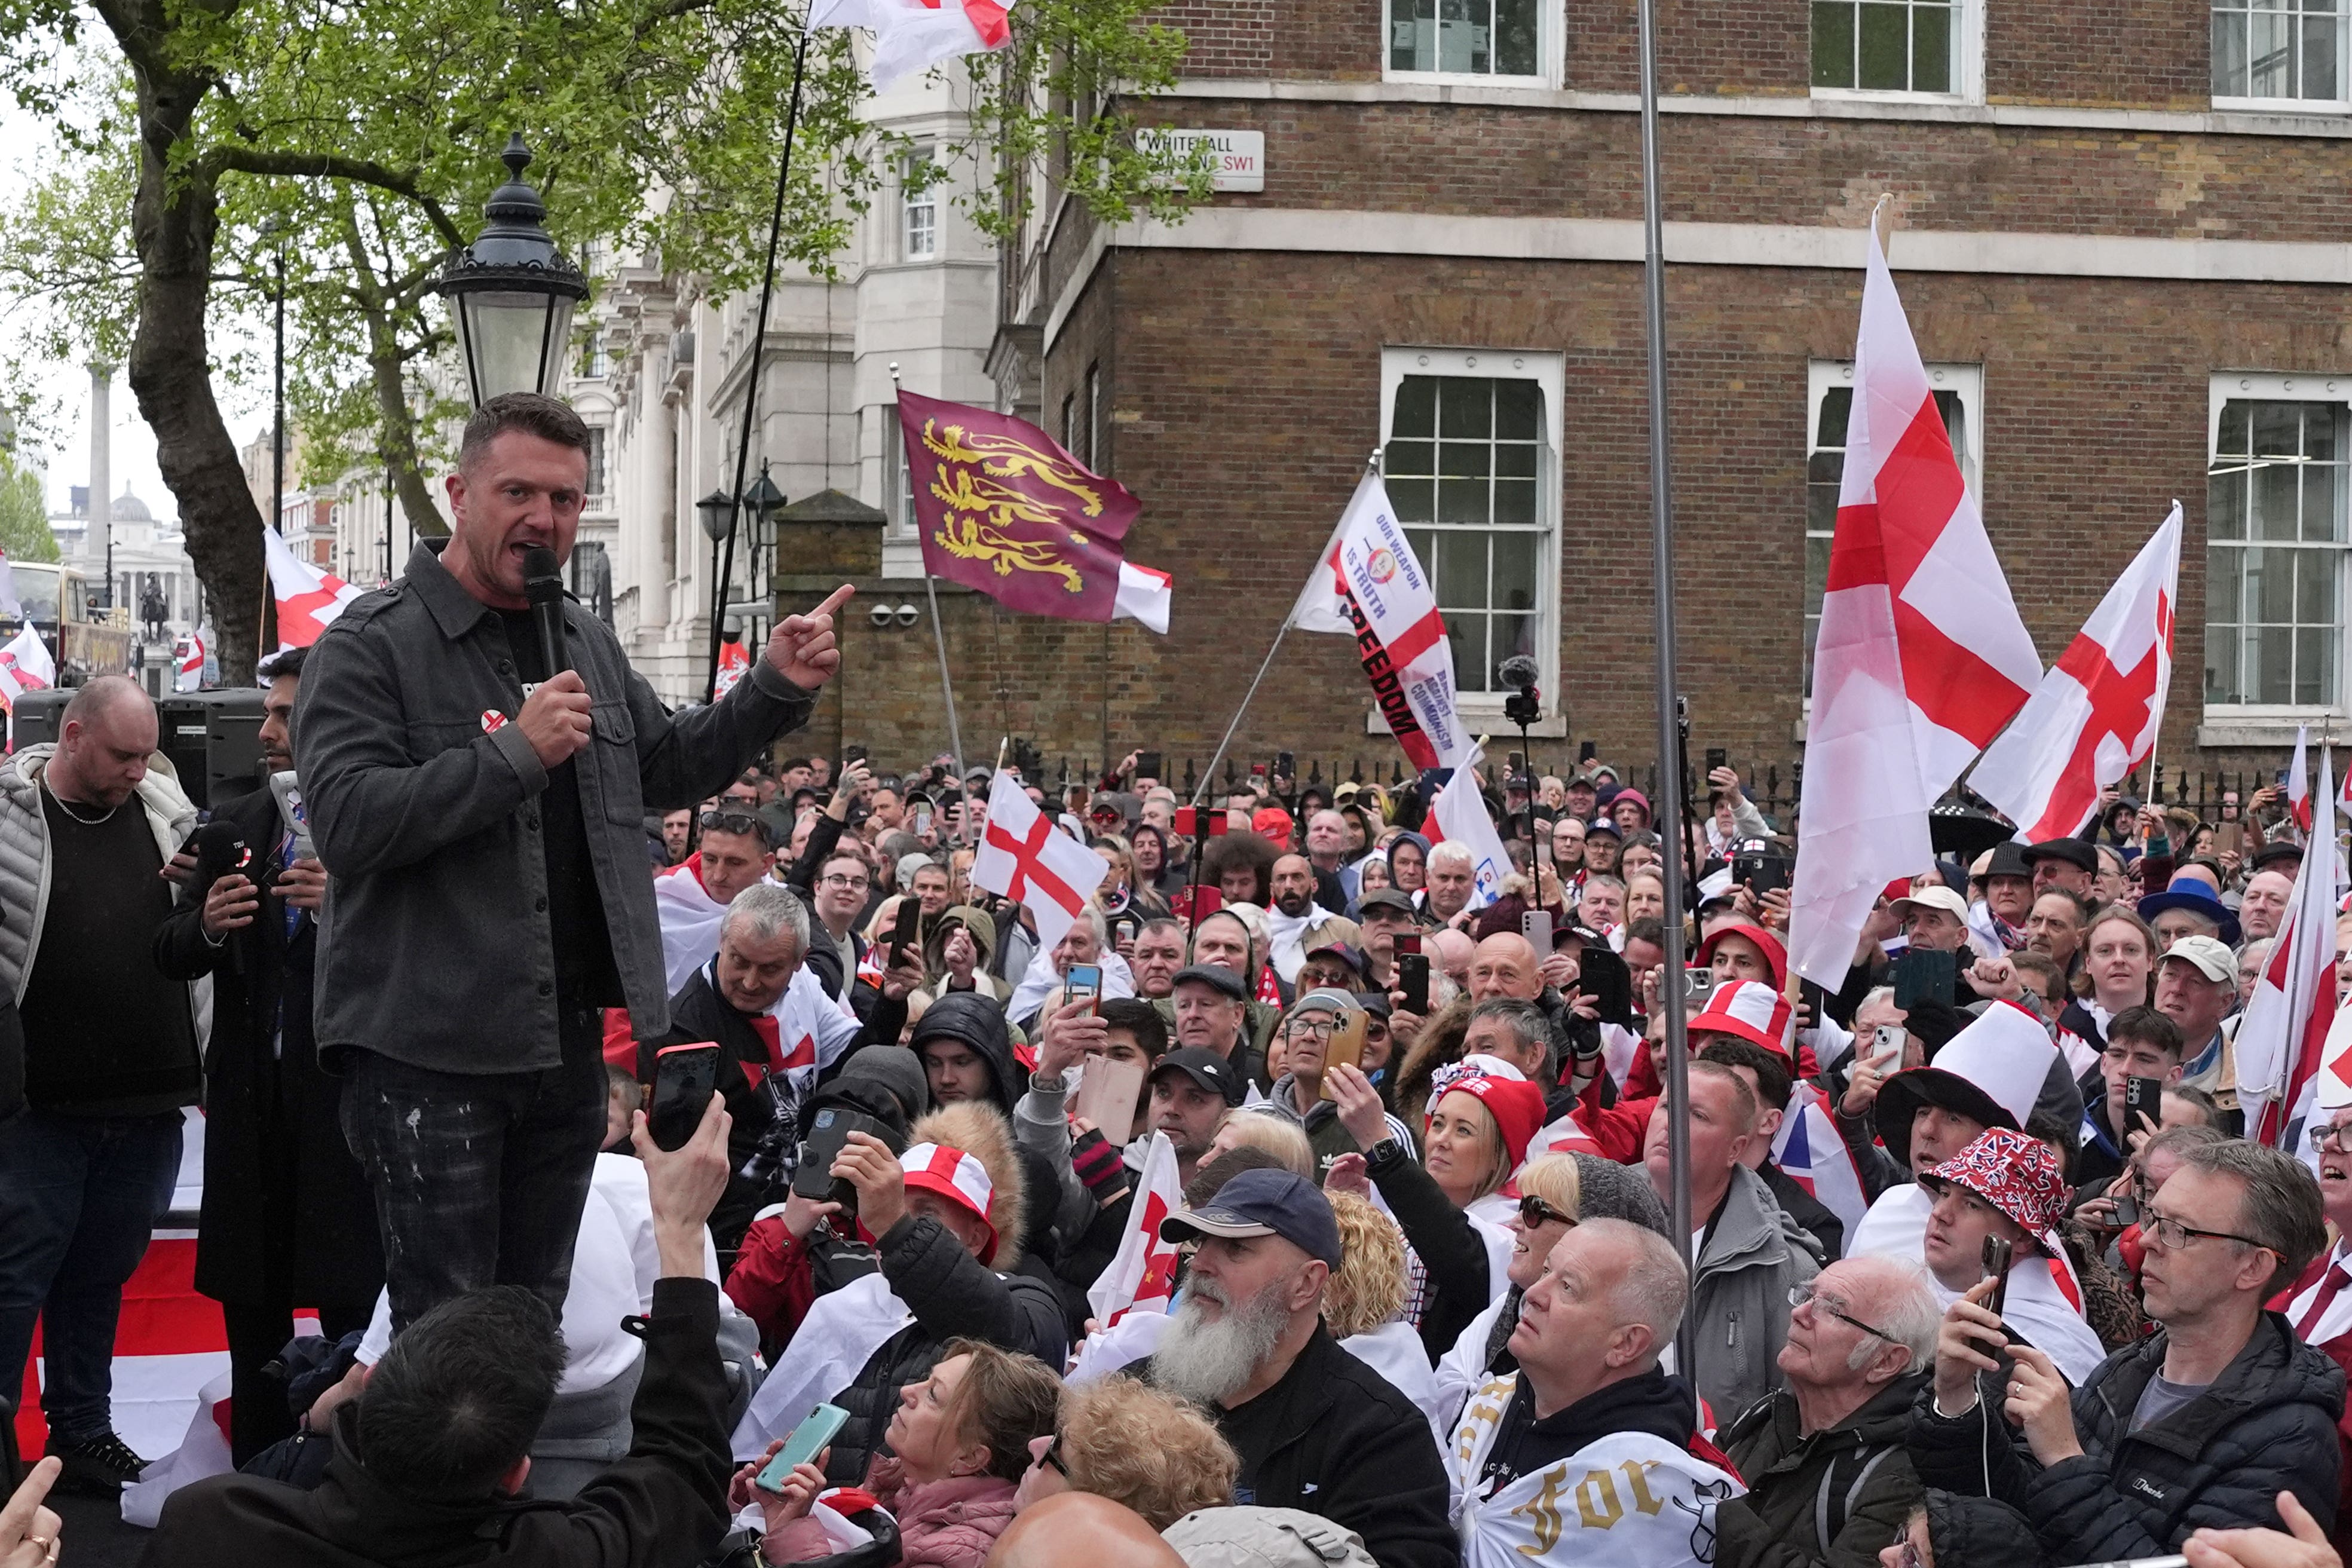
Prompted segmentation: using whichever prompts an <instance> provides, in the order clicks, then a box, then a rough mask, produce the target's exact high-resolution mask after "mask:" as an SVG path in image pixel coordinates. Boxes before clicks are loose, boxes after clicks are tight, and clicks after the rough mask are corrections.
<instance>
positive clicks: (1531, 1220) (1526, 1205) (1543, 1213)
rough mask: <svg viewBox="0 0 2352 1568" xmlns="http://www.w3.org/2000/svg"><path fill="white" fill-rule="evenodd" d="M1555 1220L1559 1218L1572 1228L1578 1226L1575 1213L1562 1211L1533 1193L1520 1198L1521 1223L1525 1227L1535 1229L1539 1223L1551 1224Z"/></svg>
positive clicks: (1562, 1222) (1563, 1223) (1560, 1221)
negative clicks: (1563, 1212)
mask: <svg viewBox="0 0 2352 1568" xmlns="http://www.w3.org/2000/svg"><path fill="white" fill-rule="evenodd" d="M1554 1220H1558V1221H1559V1223H1560V1224H1562V1225H1564V1226H1568V1227H1569V1228H1570V1230H1573V1229H1575V1228H1576V1216H1575V1215H1572V1214H1562V1213H1560V1211H1559V1210H1558V1209H1556V1208H1554V1207H1552V1206H1551V1205H1549V1204H1548V1203H1546V1202H1544V1201H1543V1199H1541V1198H1539V1197H1537V1196H1536V1195H1535V1194H1533V1193H1529V1194H1528V1195H1527V1196H1525V1197H1523V1198H1521V1199H1520V1200H1519V1225H1520V1226H1521V1227H1522V1228H1523V1229H1527V1230H1533V1229H1535V1227H1536V1226H1539V1225H1549V1224H1550V1223H1552V1222H1553V1221H1554Z"/></svg>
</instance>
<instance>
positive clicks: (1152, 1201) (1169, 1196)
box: [1087, 1132, 1184, 1329]
mask: <svg viewBox="0 0 2352 1568" xmlns="http://www.w3.org/2000/svg"><path fill="white" fill-rule="evenodd" d="M1183 1205H1184V1193H1183V1187H1182V1185H1181V1184H1180V1183H1178V1181H1177V1180H1176V1146H1175V1145H1174V1144H1173V1143H1171V1142H1169V1141H1168V1134H1167V1133H1165V1132H1154V1133H1153V1134H1152V1135H1151V1147H1150V1149H1148V1150H1146V1151H1145V1152H1144V1156H1143V1172H1142V1173H1141V1174H1140V1175H1139V1177H1138V1178H1137V1179H1136V1184H1135V1202H1134V1205H1133V1207H1132V1208H1131V1209H1130V1210H1129V1212H1130V1213H1131V1214H1133V1215H1134V1216H1135V1219H1134V1223H1133V1224H1131V1225H1129V1226H1128V1228H1127V1234H1126V1235H1125V1236H1123V1237H1120V1238H1119V1243H1118V1252H1117V1253H1116V1254H1114V1255H1113V1256H1112V1258H1111V1260H1110V1267H1109V1268H1105V1269H1104V1270H1103V1271H1102V1273H1101V1275H1100V1276H1098V1277H1097V1279H1096V1280H1095V1282H1094V1284H1093V1285H1092V1286H1091V1287H1089V1288H1088V1289H1087V1306H1089V1307H1091V1308H1093V1309H1094V1320H1095V1321H1096V1322H1097V1323H1098V1324H1099V1325H1101V1326H1102V1327H1103V1328H1106V1329H1108V1328H1109V1327H1111V1326H1112V1325H1113V1324H1115V1323H1117V1322H1118V1321H1119V1320H1120V1319H1121V1318H1124V1317H1126V1316H1127V1315H1128V1314H1129V1312H1165V1311H1166V1310H1168V1303H1169V1300H1171V1298H1172V1297H1173V1296H1174V1295H1175V1294H1176V1257H1177V1247H1176V1244H1175V1243H1174V1242H1172V1241H1162V1240H1160V1221H1161V1220H1164V1219H1166V1218H1167V1217H1168V1216H1169V1215H1171V1214H1174V1213H1175V1212H1176V1211H1177V1210H1178V1209H1180V1208H1181V1207H1183Z"/></svg>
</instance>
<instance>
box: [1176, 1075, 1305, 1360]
mask: <svg viewBox="0 0 2352 1568" xmlns="http://www.w3.org/2000/svg"><path fill="white" fill-rule="evenodd" d="M1243 1147H1248V1148H1253V1149H1263V1150H1265V1152H1267V1153H1269V1154H1271V1155H1273V1156H1274V1157H1275V1159H1276V1160H1278V1161H1280V1162H1281V1163H1282V1168H1283V1169H1284V1170H1286V1171H1288V1172H1289V1173H1291V1174H1292V1175H1294V1176H1297V1177H1298V1178H1299V1179H1300V1180H1301V1181H1307V1182H1311V1181H1314V1180H1316V1171H1315V1148H1314V1145H1313V1144H1311V1143H1309V1142H1307V1131H1306V1129H1304V1128H1302V1127H1300V1126H1299V1125H1298V1124H1297V1122H1295V1121H1290V1120H1289V1119H1287V1118H1286V1117H1282V1116H1278V1115H1276V1114H1275V1113H1274V1112H1273V1111H1271V1110H1236V1111H1234V1113H1233V1114H1232V1115H1231V1116H1228V1117H1226V1118H1225V1120H1224V1122H1223V1125H1221V1126H1220V1127H1219V1128H1218V1129H1217V1135H1216V1136H1215V1137H1214V1138H1213V1139H1211V1140H1210V1141H1209V1152H1208V1153H1207V1154H1205V1155H1203V1156H1202V1163H1203V1164H1205V1163H1208V1162H1209V1161H1210V1160H1213V1159H1214V1158H1216V1156H1218V1155H1219V1154H1222V1153H1224V1152H1226V1151H1227V1150H1229V1149H1239V1148H1243ZM1325 1315H1326V1316H1327V1317H1328V1315H1329V1313H1328V1311H1327V1312H1326V1313H1325ZM1333 1332H1334V1333H1337V1332H1338V1331H1337V1330H1336V1329H1335V1330H1333Z"/></svg>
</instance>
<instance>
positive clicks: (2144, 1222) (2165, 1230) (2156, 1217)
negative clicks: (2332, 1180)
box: [2139, 1206, 2278, 1252]
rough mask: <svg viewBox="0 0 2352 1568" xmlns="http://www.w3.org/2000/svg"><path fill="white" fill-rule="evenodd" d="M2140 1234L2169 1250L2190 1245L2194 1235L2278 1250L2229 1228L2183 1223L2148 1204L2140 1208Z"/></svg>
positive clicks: (2243, 1245)
mask: <svg viewBox="0 0 2352 1568" xmlns="http://www.w3.org/2000/svg"><path fill="white" fill-rule="evenodd" d="M2139 1234H2140V1239H2141V1240H2142V1241H2147V1240H2149V1239H2150V1238H2153V1239H2155V1240H2156V1241H2158V1242H2160V1243H2162V1244H2163V1246H2164V1248H2165V1250H2166V1251H2168V1252H2169V1251H2171V1250H2173V1249H2174V1248H2176V1247H2186V1246H2188V1245H2189V1239H2190V1238H2191V1237H2207V1236H2210V1237H2215V1238H2216V1239H2218V1240H2221V1241H2234V1242H2236V1243H2237V1244H2238V1245H2239V1246H2241V1247H2261V1248H2262V1249H2263V1251H2264V1252H2276V1251H2278V1248H2277V1247H2272V1246H2269V1245H2267V1244H2265V1243H2263V1242H2259V1241H2256V1240H2255V1239H2254V1238H2253V1237H2251V1236H2240V1235H2238V1234H2237V1233H2236V1232H2234V1231H2227V1230H2200V1229H2198V1228H2197V1227H2196V1226H2193V1225H2183V1224H2181V1223H2180V1222H2179V1220H2177V1219H2174V1218H2173V1217H2172V1216H2171V1215H2161V1214H2158V1213H2157V1212H2156V1210H2154V1209H2153V1208H2148V1207H2146V1206H2143V1207H2142V1208H2141V1210H2140V1216H2139Z"/></svg>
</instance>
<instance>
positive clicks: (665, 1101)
mask: <svg viewBox="0 0 2352 1568" xmlns="http://www.w3.org/2000/svg"><path fill="white" fill-rule="evenodd" d="M718 1081H719V1047H717V1046H715V1045H688V1046H669V1047H664V1048H663V1049H662V1050H661V1051H660V1052H659V1053H658V1054H657V1055H656V1056H655V1058H654V1098H653V1104H652V1106H651V1108H650V1109H648V1110H646V1131H648V1132H650V1133H651V1134H652V1135H653V1141H654V1142H655V1143H656V1144H658V1145H659V1146H660V1147H662V1148H664V1149H682V1148H684V1147H685V1146H686V1143H687V1141H688V1139H690V1138H692V1137H693V1136H694V1130H695V1129H696V1128H697V1127H698V1126H700V1125H701V1124H702V1111H703V1108H704V1107H705V1106H707V1105H709V1103H710V1094H711V1089H712V1088H713V1086H714V1085H716V1084H717V1082H718Z"/></svg>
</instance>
